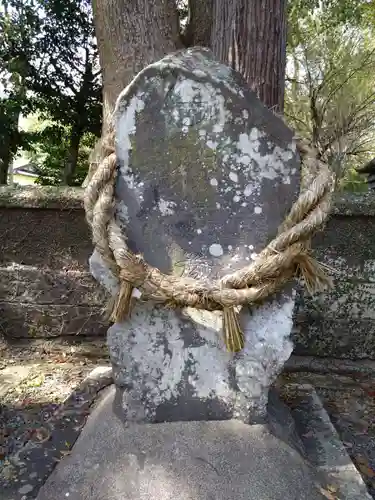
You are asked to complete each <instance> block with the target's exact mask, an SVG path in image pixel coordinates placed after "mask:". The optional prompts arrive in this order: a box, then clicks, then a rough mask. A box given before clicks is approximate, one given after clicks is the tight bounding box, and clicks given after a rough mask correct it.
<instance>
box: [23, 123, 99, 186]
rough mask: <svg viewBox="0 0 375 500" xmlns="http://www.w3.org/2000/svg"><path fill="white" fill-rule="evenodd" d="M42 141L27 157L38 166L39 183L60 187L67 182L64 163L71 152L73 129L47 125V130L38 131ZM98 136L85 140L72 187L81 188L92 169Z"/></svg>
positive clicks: (84, 138)
mask: <svg viewBox="0 0 375 500" xmlns="http://www.w3.org/2000/svg"><path fill="white" fill-rule="evenodd" d="M35 136H37V138H38V140H37V141H35V142H34V145H33V148H32V151H30V152H29V153H28V154H27V156H28V159H29V160H30V162H32V163H33V165H35V166H36V168H37V172H38V175H39V177H38V179H37V181H36V182H37V183H38V184H42V185H52V186H55V185H60V184H62V181H63V172H64V164H65V162H66V158H67V155H68V151H69V145H70V136H71V130H70V129H69V127H67V126H62V125H56V124H53V123H52V122H45V126H44V128H42V129H40V130H39V131H38V132H35ZM96 140H97V138H96V136H95V135H94V134H92V133H90V132H86V134H84V135H83V137H82V139H81V144H80V148H79V152H78V161H77V167H76V170H75V173H74V177H73V179H72V182H71V185H72V186H80V185H81V184H82V182H83V181H84V179H85V177H86V174H87V172H88V167H89V160H88V159H89V154H90V151H91V149H92V148H93V147H94V144H95V141H96Z"/></svg>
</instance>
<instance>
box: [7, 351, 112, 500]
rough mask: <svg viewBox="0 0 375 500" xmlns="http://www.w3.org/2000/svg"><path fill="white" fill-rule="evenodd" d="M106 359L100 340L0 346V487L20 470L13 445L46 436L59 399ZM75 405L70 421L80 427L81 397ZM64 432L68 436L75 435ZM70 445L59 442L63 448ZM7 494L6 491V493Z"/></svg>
mask: <svg viewBox="0 0 375 500" xmlns="http://www.w3.org/2000/svg"><path fill="white" fill-rule="evenodd" d="M108 364H109V363H108V358H107V355H106V349H105V345H104V342H103V341H95V342H89V343H85V342H83V343H77V344H76V345H72V343H69V344H68V343H67V344H64V343H61V342H59V343H56V342H52V341H49V342H48V341H45V342H34V343H33V344H30V343H28V344H16V345H13V346H10V345H7V344H5V343H3V344H2V345H1V347H0V490H3V488H4V491H5V488H8V487H9V485H10V484H11V483H12V482H17V481H18V479H17V477H18V476H19V475H20V473H22V469H21V468H19V467H18V466H17V453H18V452H19V450H21V448H22V447H23V446H24V445H25V444H26V443H28V442H30V441H31V440H32V441H34V442H36V443H38V442H42V441H44V440H48V439H49V434H50V432H51V429H52V428H53V427H54V426H53V425H51V421H52V419H54V418H56V415H57V414H58V412H59V410H60V408H61V407H62V403H64V402H65V401H66V400H67V399H68V398H69V396H70V395H71V394H72V392H73V391H74V390H75V389H76V388H77V387H79V386H80V385H81V384H82V381H83V380H84V379H85V378H86V377H87V375H88V374H89V373H90V372H91V371H92V370H93V369H94V368H96V367H98V366H104V365H108ZM78 406H79V407H80V415H79V418H77V419H76V420H77V422H79V424H78V425H79V427H82V425H84V422H85V419H86V417H87V415H88V413H89V409H88V408H87V405H86V406H82V404H81V402H80V404H79V405H77V407H78ZM77 430H79V429H77ZM70 435H71V436H72V437H73V438H74V437H76V435H77V434H75V433H73V434H72V433H70ZM72 444H73V443H72V442H71V443H70V442H66V443H65V445H66V448H67V450H69V449H70V448H71V446H72ZM60 453H63V451H61V450H60ZM20 481H22V480H20ZM20 485H21V483H20V484H19V485H18V486H20ZM5 495H7V494H6V493H5ZM12 495H13V492H12V491H10V493H9V498H11V497H12ZM6 498H8V497H7V496H6ZM25 498H31V497H29V496H28V497H25Z"/></svg>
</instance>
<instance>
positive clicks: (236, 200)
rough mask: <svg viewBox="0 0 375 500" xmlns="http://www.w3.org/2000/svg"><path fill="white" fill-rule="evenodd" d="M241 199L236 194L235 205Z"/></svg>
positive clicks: (234, 197)
mask: <svg viewBox="0 0 375 500" xmlns="http://www.w3.org/2000/svg"><path fill="white" fill-rule="evenodd" d="M240 199H241V198H240V197H239V196H238V195H237V194H236V196H233V201H234V203H238V202H239V201H240Z"/></svg>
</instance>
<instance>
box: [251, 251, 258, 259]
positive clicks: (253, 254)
mask: <svg viewBox="0 0 375 500" xmlns="http://www.w3.org/2000/svg"><path fill="white" fill-rule="evenodd" d="M250 257H251V259H252V260H256V258H257V257H258V254H257V253H255V252H253V253H252V254H251V255H250Z"/></svg>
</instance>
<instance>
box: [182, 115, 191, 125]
mask: <svg viewBox="0 0 375 500" xmlns="http://www.w3.org/2000/svg"><path fill="white" fill-rule="evenodd" d="M182 124H183V125H186V126H187V127H188V126H189V125H191V120H190V118H189V117H188V116H185V118H184V119H183V120H182Z"/></svg>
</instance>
